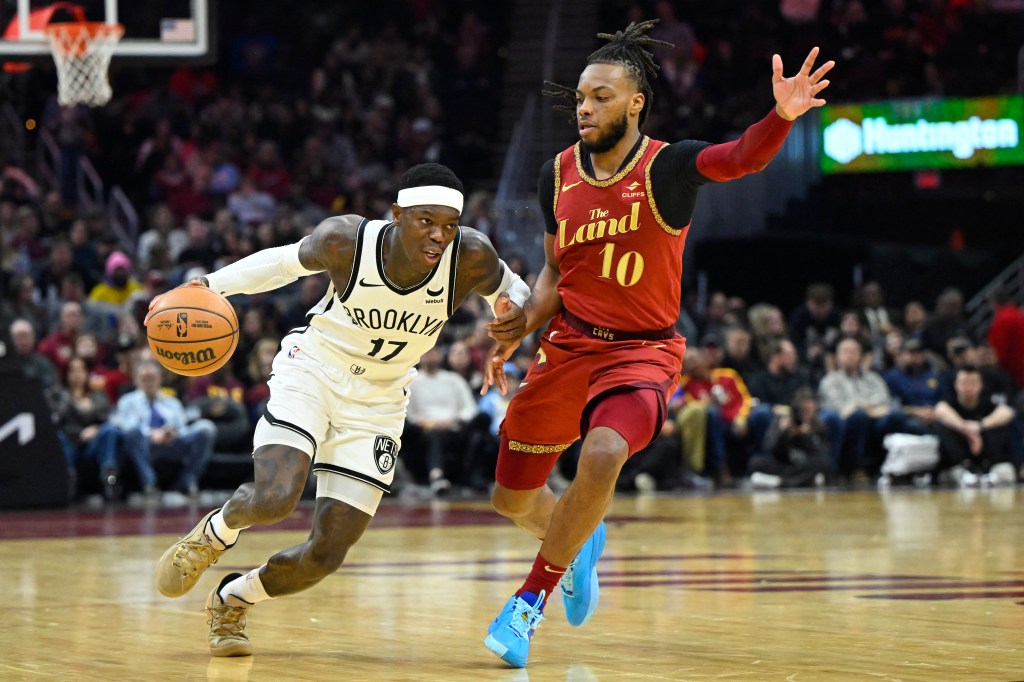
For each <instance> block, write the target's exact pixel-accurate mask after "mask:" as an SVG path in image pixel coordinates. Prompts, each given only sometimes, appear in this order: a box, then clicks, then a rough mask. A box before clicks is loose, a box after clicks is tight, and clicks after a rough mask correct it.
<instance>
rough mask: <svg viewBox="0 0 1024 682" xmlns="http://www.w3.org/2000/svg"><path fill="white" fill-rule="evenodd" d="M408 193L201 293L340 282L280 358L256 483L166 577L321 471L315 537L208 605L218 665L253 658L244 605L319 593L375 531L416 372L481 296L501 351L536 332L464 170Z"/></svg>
mask: <svg viewBox="0 0 1024 682" xmlns="http://www.w3.org/2000/svg"><path fill="white" fill-rule="evenodd" d="M401 186H402V189H401V190H400V191H399V192H398V200H397V202H396V203H395V204H394V206H393V207H392V211H393V215H394V221H393V222H388V221H384V220H373V221H371V220H367V219H366V218H361V217H359V216H353V215H347V216H341V217H335V218H329V219H327V220H325V221H324V222H322V223H321V224H320V225H319V226H317V228H316V229H315V230H314V231H313V234H312V235H310V236H309V237H307V238H305V239H303V240H302V241H300V242H299V243H297V244H292V245H290V246H282V247H277V248H272V249H266V250H263V251H260V252H258V253H255V254H253V255H251V256H247V257H246V258H243V259H241V260H239V261H238V262H236V263H233V264H231V265H228V266H227V267H224V268H222V269H220V270H218V271H216V272H213V273H211V274H209V275H207V276H206V277H205V278H203V279H202V281H200V280H194V281H192V282H190V283H189V285H190V286H208V287H209V288H211V289H213V290H214V291H218V292H220V293H222V294H225V295H231V294H239V293H250V294H252V293H259V292H263V291H269V290H271V289H276V288H278V287H281V286H284V285H286V284H288V283H290V282H293V281H295V280H296V279H297V278H299V277H302V276H304V275H311V274H313V273H316V272H323V271H327V272H328V274H330V277H331V284H330V286H329V287H328V289H327V292H326V294H324V297H323V299H322V300H321V301H320V302H319V303H318V304H317V305H315V306H314V307H313V308H312V309H311V310H310V311H309V315H308V317H307V318H306V325H305V326H303V327H299V328H297V329H293V330H291V332H289V333H288V335H287V336H285V337H284V339H283V341H282V343H281V351H280V352H279V353H278V355H277V357H276V358H275V359H274V365H273V373H272V375H271V378H270V399H269V401H268V403H267V408H266V411H265V412H264V414H263V417H262V418H261V419H260V421H259V423H258V424H257V425H256V432H255V435H254V438H253V461H254V468H255V481H253V482H252V483H245V484H243V485H242V486H241V487H240V488H239V489H238V490H237V491H235V493H234V495H232V497H231V499H230V500H228V502H227V503H226V504H225V505H224V506H223V507H222V508H220V509H215V510H213V511H211V512H210V513H209V514H207V515H206V517H204V518H203V520H202V521H200V522H199V525H197V526H196V527H195V528H194V529H193V530H192V532H191V533H189V534H188V535H187V536H185V537H184V538H183V539H182V540H180V541H178V542H176V543H175V544H174V545H173V546H171V547H170V549H168V550H167V551H166V552H165V553H164V555H163V556H162V557H161V558H160V561H159V563H158V564H157V567H156V583H157V587H158V589H159V590H160V592H161V593H163V594H164V595H165V596H168V597H179V596H181V595H183V594H185V593H186V592H188V591H189V590H190V589H191V588H192V587H193V586H194V585H195V584H196V582H197V581H198V580H199V576H200V575H201V574H202V573H203V571H205V570H206V569H207V568H208V567H209V566H210V564H212V563H214V562H216V561H217V558H218V557H219V556H220V555H221V554H222V553H223V552H225V551H226V550H228V549H230V548H231V547H232V546H233V545H234V544H235V542H236V540H237V539H238V535H239V532H240V531H241V530H243V529H245V528H248V527H249V526H255V525H268V524H272V523H276V522H277V521H280V520H281V519H283V518H285V517H286V516H288V514H290V513H291V512H292V510H293V509H294V508H295V506H296V504H297V503H298V501H299V497H300V496H301V495H302V490H303V487H304V485H305V482H306V477H307V474H308V472H309V468H310V466H311V465H312V467H313V471H314V472H315V474H316V478H317V490H316V509H315V512H314V516H313V530H312V533H311V534H310V537H309V539H308V540H307V541H306V542H304V543H302V544H300V545H297V546H295V547H292V548H290V549H286V550H284V551H282V552H279V553H278V554H275V555H274V556H272V557H270V559H269V560H268V561H267V563H266V564H264V565H263V566H260V567H259V568H256V569H253V570H252V571H250V572H249V573H248V574H247V575H243V574H241V573H232V574H230V575H228V576H226V577H225V578H224V579H223V580H222V581H221V583H220V585H218V586H217V588H216V589H214V590H213V592H211V593H210V595H209V597H208V598H207V601H206V608H207V610H208V612H209V615H210V636H209V641H210V651H211V653H212V654H213V655H214V656H246V655H250V654H251V653H252V646H251V644H250V642H249V638H248V636H247V635H246V633H245V622H246V612H247V609H249V608H250V607H251V606H252V605H253V604H255V603H257V602H259V601H263V600H265V599H273V598H276V597H281V596H284V595H286V594H292V593H294V592H299V591H300V590H304V589H307V588H309V587H312V586H313V585H315V584H316V583H318V582H320V581H321V580H322V579H323V578H325V577H326V576H328V575H330V574H331V573H333V572H334V571H335V570H337V568H338V567H339V566H340V565H341V563H342V561H343V560H344V559H345V555H346V553H347V552H348V549H349V548H350V547H351V546H352V545H353V544H355V542H356V541H357V540H358V539H359V538H360V536H361V535H362V534H363V531H364V530H366V527H367V526H368V525H369V523H370V520H371V519H372V518H373V515H374V513H375V512H376V510H377V505H378V504H379V503H380V500H381V497H382V496H383V494H384V493H385V492H388V487H389V485H390V484H391V480H392V478H393V476H394V467H395V458H396V456H397V455H398V450H399V443H400V439H401V435H402V428H403V424H404V420H405V412H406V406H407V403H408V386H409V384H410V383H411V381H412V378H413V376H414V375H415V373H416V370H415V369H414V365H415V364H416V363H417V361H418V360H419V358H420V356H421V355H422V354H423V353H424V352H426V351H427V350H428V349H429V348H431V347H432V346H433V345H434V344H435V343H436V341H437V338H438V333H439V332H440V330H441V327H442V325H443V324H444V322H445V320H447V319H448V317H449V316H450V315H451V314H452V312H453V311H454V310H455V309H456V308H457V307H458V306H459V304H460V303H461V302H462V301H463V299H465V298H466V297H467V296H468V295H469V294H470V293H471V292H475V293H477V294H480V295H482V296H483V297H484V298H486V299H487V300H488V301H489V302H490V303H491V306H492V308H493V309H495V314H496V319H495V320H494V322H492V323H491V327H490V333H491V335H492V336H493V337H494V338H495V339H497V340H503V339H504V340H509V339H513V338H517V336H518V335H520V334H521V333H522V331H523V328H524V326H525V316H524V315H523V313H522V308H521V306H522V304H523V303H524V302H525V300H526V298H527V297H528V296H529V289H528V287H527V286H526V285H525V284H524V283H523V282H522V280H521V279H519V277H518V276H516V275H515V274H513V273H512V271H511V270H509V269H508V268H507V267H506V266H505V264H504V263H503V262H502V261H501V260H500V259H499V258H498V256H497V254H496V253H495V251H494V248H493V247H492V246H491V244H490V242H489V241H488V240H487V238H486V237H484V236H483V235H481V234H480V233H479V232H477V231H476V230H473V229H471V228H466V227H459V216H460V214H461V212H462V204H463V194H462V191H463V187H462V183H461V182H460V181H459V179H458V178H457V177H456V176H455V174H454V173H452V171H451V170H449V169H448V168H446V167H445V166H442V165H439V164H422V165H419V166H415V167H413V168H411V169H410V170H409V171H408V172H407V173H406V174H405V175H404V176H403V178H402V184H401ZM154 303H155V301H154ZM151 307H152V306H151Z"/></svg>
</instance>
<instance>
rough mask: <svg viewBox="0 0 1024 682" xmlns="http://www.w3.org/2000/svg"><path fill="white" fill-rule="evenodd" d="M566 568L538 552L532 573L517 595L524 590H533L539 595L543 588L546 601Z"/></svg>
mask: <svg viewBox="0 0 1024 682" xmlns="http://www.w3.org/2000/svg"><path fill="white" fill-rule="evenodd" d="M565 569H566V567H565V566H556V565H554V564H553V563H551V562H550V561H548V560H547V559H545V558H544V557H542V556H541V555H540V552H537V558H536V559H534V560H533V568H532V569H530V575H528V576H527V577H526V582H525V583H523V586H522V587H520V588H519V589H518V590H517V591H516V596H517V597H518V596H520V595H522V594H523V593H524V592H532V593H533V594H538V595H539V594H540V593H541V590H543V591H544V599H545V601H546V600H547V598H548V597H550V596H551V593H552V592H553V591H554V589H555V585H557V584H558V581H559V580H561V579H562V575H563V574H564V573H565Z"/></svg>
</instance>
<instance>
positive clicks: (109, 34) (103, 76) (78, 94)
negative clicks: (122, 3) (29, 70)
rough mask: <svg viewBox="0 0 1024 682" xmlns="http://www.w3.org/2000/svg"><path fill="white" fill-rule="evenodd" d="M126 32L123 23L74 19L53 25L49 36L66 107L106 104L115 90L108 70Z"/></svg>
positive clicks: (59, 95)
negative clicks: (119, 42) (110, 81)
mask: <svg viewBox="0 0 1024 682" xmlns="http://www.w3.org/2000/svg"><path fill="white" fill-rule="evenodd" d="M123 34H124V26H122V25H120V24H104V23H100V22H96V21H72V22H66V23H58V24H50V25H49V26H47V27H46V35H47V36H48V37H49V39H50V50H51V51H52V52H53V61H54V63H56V65H57V101H58V102H60V104H61V105H63V106H73V105H75V104H88V105H89V106H91V107H96V106H102V105H104V104H106V103H107V102H109V101H110V96H111V95H112V94H113V92H112V91H111V89H110V83H109V81H107V69H108V68H109V67H110V58H111V56H112V55H113V54H114V48H115V47H117V43H118V41H120V40H121V36H122V35H123Z"/></svg>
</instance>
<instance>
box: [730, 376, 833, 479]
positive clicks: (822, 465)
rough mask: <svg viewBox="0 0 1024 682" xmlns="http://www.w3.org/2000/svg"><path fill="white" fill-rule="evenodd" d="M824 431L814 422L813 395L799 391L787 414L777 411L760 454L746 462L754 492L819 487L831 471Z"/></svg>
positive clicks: (827, 440) (816, 411) (807, 389)
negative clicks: (765, 489) (767, 489)
mask: <svg viewBox="0 0 1024 682" xmlns="http://www.w3.org/2000/svg"><path fill="white" fill-rule="evenodd" d="M830 452H831V448H830V446H829V436H828V428H827V427H826V426H825V423H824V422H823V421H822V420H821V419H819V418H818V401H817V400H816V399H815V397H814V391H813V390H811V389H810V388H801V389H800V390H799V391H797V394H796V397H795V398H794V400H793V404H792V405H791V406H790V407H789V409H787V410H779V411H778V412H777V413H776V414H775V417H774V419H773V420H772V424H771V426H770V427H769V429H768V435H767V436H766V437H765V440H764V454H761V455H755V456H754V457H752V458H751V460H750V466H749V472H750V483H751V484H752V485H753V486H754V487H755V488H780V487H782V488H798V487H801V486H809V485H812V484H814V485H822V484H824V482H825V474H826V472H827V471H828V470H829V469H830V468H831V463H830V454H829V453H830Z"/></svg>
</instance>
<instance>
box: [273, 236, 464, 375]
mask: <svg viewBox="0 0 1024 682" xmlns="http://www.w3.org/2000/svg"><path fill="white" fill-rule="evenodd" d="M394 229H397V228H396V227H395V225H394V223H391V222H387V221H384V220H373V221H368V220H365V219H364V220H363V222H362V223H360V225H359V230H358V236H357V238H356V250H355V260H354V261H353V263H352V276H351V278H350V279H349V281H348V283H347V285H345V288H344V290H339V289H338V287H337V286H335V283H333V282H332V283H331V285H330V286H329V287H328V288H327V293H326V294H325V295H324V297H323V299H321V300H320V302H319V303H317V304H316V305H315V306H313V307H312V308H311V309H310V311H309V314H308V315H307V317H306V322H307V327H305V328H300V329H295V330H293V331H292V333H290V334H289V336H288V337H286V338H285V340H284V341H283V342H282V348H283V350H288V349H289V348H290V344H293V343H296V342H297V339H296V337H297V336H298V337H299V339H301V341H300V342H301V344H302V346H303V347H301V350H302V351H305V352H307V353H309V354H310V355H312V356H313V357H316V358H317V359H319V360H321V361H322V362H325V363H329V364H332V365H333V366H334V367H335V368H336V369H340V370H347V371H349V372H351V373H352V374H354V375H356V376H361V377H363V378H365V379H368V380H370V381H395V380H398V379H402V378H406V379H409V380H411V379H412V377H413V376H414V375H415V370H414V369H413V367H414V366H415V365H416V363H417V362H419V359H420V356H422V355H423V354H424V353H426V352H427V351H428V350H430V348H431V347H432V346H434V344H436V343H437V338H438V335H439V334H440V333H441V328H442V327H443V326H444V323H445V322H446V321H447V320H448V318H449V317H451V314H452V312H453V306H454V303H455V302H454V300H453V296H454V294H455V291H454V289H455V269H456V265H457V263H458V254H459V242H460V239H461V236H462V233H461V231H460V232H458V233H457V234H456V235H455V239H454V240H453V241H452V243H451V244H449V245H448V248H447V249H445V250H444V253H442V254H441V260H440V261H439V262H438V264H437V265H436V266H435V267H434V269H433V270H432V271H431V272H430V274H429V275H427V276H426V278H425V279H424V280H423V281H422V282H420V283H419V284H414V285H412V286H410V287H400V286H398V285H397V284H395V283H394V282H391V281H390V280H389V279H388V277H387V275H386V274H385V273H384V259H383V257H382V255H381V254H382V247H383V244H384V239H385V238H386V237H387V235H388V234H390V232H391V230H394ZM342 284H343V283H341V282H339V283H338V286H341V285H342ZM401 383H405V382H401Z"/></svg>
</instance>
